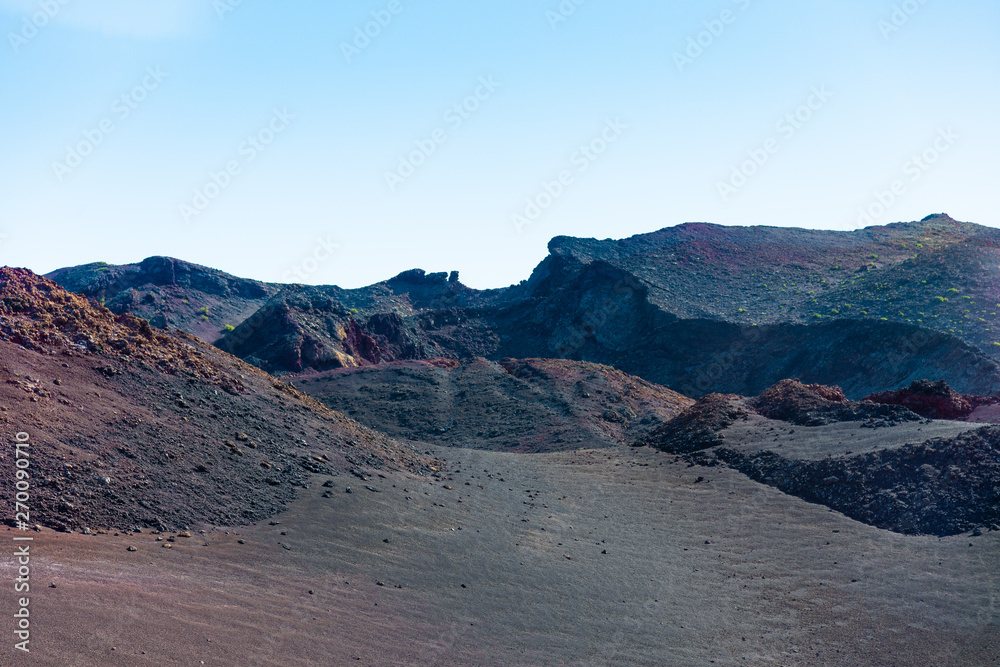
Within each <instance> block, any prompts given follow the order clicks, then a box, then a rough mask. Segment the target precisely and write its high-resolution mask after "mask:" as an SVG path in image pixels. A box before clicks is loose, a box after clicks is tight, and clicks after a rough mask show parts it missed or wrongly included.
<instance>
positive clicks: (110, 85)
mask: <svg viewBox="0 0 1000 667" xmlns="http://www.w3.org/2000/svg"><path fill="white" fill-rule="evenodd" d="M576 1H577V2H580V0H576ZM213 2H214V4H213ZM894 4H895V6H896V7H898V8H899V11H898V12H897V13H896V14H895V15H894ZM562 7H563V10H564V13H565V14H567V15H566V16H564V15H563V14H560V13H558V12H559V10H560V1H559V0H505V1H504V2H468V1H467V0H466V1H462V2H459V1H457V0H438V1H436V2H435V1H432V0H419V1H417V0H395V1H394V2H390V1H389V0H374V1H373V0H363V1H355V2H350V3H340V2H338V3H331V2H319V1H313V0H300V1H299V2H295V3H276V2H264V1H263V0H244V1H243V2H242V3H240V2H237V0H172V2H169V3H168V2H156V1H154V0H104V1H98V0H0V28H2V34H3V43H2V44H0V91H2V95H3V104H2V105H0V125H2V127H3V128H4V132H3V136H2V138H0V207H2V208H0V234H2V235H3V237H2V238H0V263H3V264H10V265H16V266H27V267H29V268H31V269H33V270H35V271H37V272H47V271H50V270H52V269H55V268H58V267H61V266H66V265H72V264H81V263H85V262H90V261H99V260H100V261H107V262H112V263H126V262H134V261H138V260H140V259H142V258H144V257H147V256H149V255H154V254H155V255H171V256H175V257H180V258H183V259H186V260H189V261H193V262H197V263H201V264H207V265H210V266H214V267H218V268H221V269H223V270H226V271H229V272H232V273H235V274H237V275H242V276H248V277H254V278H259V279H263V280H282V279H285V280H296V281H303V282H310V283H334V284H339V285H342V286H347V287H353V286H360V285H364V284H369V283H372V282H375V281H378V280H380V279H384V278H386V277H389V276H391V275H394V274H395V273H398V272H399V271H402V270H405V269H409V268H413V267H421V268H424V269H427V270H428V271H448V270H459V271H461V275H462V280H463V282H465V283H466V284H469V285H471V286H474V287H498V286H503V285H507V284H510V283H514V282H517V281H519V280H521V279H523V278H525V277H527V276H528V274H529V272H530V270H531V269H532V268H533V267H534V266H535V264H537V262H538V261H540V260H541V259H542V258H543V257H544V256H545V253H546V250H545V247H546V243H547V241H548V239H550V238H551V237H553V236H556V235H573V236H585V237H590V236H593V237H598V238H607V237H615V238H617V237H623V236H629V235H632V234H637V233H642V232H647V231H652V230H655V229H659V228H661V227H665V226H671V225H675V224H679V223H681V222H686V221H708V222H717V223H722V224H732V225H751V224H770V225H781V226H803V227H815V228H827V229H853V228H856V227H858V226H859V224H862V225H863V224H867V223H866V222H865V221H864V219H861V220H859V209H867V210H868V211H869V212H870V213H874V214H875V215H872V217H871V220H872V222H875V223H878V224H883V223H888V222H893V221H898V220H913V219H919V218H922V217H923V216H925V215H927V214H929V213H936V212H947V213H950V214H951V215H952V216H953V217H955V218H957V219H960V220H968V221H972V222H979V223H982V224H987V225H992V226H1000V215H998V208H997V206H996V203H995V192H996V191H997V183H996V181H997V176H998V174H1000V169H998V167H997V159H998V157H997V156H1000V124H998V123H997V113H998V109H1000V40H998V39H997V34H998V33H1000V5H998V3H997V2H996V1H995V0H967V1H963V2H950V3H947V2H943V0H925V1H924V2H922V3H921V2H920V1H919V0H907V2H898V0H897V2H896V3H893V2H882V1H873V0H837V1H836V2H834V1H832V0H827V1H824V0H819V1H813V2H792V1H790V0H783V1H778V0H772V1H770V2H763V1H761V0H738V1H733V0H713V1H707V2H685V3H680V2H651V1H645V0H634V1H627V0H623V1H620V2H610V1H608V0H583V1H582V2H580V4H579V5H577V4H575V2H574V1H573V0H566V1H565V2H563V3H562ZM570 8H572V9H573V11H572V12H570V11H569V9H570ZM230 10H231V11H230ZM904 10H907V11H908V12H909V13H907V11H904ZM373 12H374V14H373ZM394 12H395V13H394ZM49 15H51V17H50V16H49ZM376 19H381V21H382V23H384V24H385V25H384V26H382V25H379V24H378V23H371V22H372V21H376ZM563 19H565V20H563ZM366 28H367V30H368V32H369V33H371V34H373V35H374V37H368V38H358V37H357V35H358V34H359V32H360V33H362V34H363V32H364V31H365V30H366ZM365 39H367V40H368V41H367V42H366V41H365ZM699 41H700V42H701V45H700V46H698V45H697V44H698V42H699ZM345 44H346V45H348V47H349V48H345V46H344V45H345ZM692 45H695V46H692ZM150 72H152V73H153V74H150ZM154 74H155V76H154ZM483 81H485V82H486V83H485V84H484V83H482V82H483ZM814 91H818V94H817V92H814ZM477 93H478V98H477V97H476V95H477ZM123 96H124V97H123ZM810 104H811V105H812V108H809V105H810ZM455 105H459V110H457V111H456V110H455ZM803 105H805V106H803ZM276 111H277V115H276ZM788 114H791V119H788ZM796 114H798V118H797V119H796V118H795V115H796ZM289 115H291V116H294V117H293V118H290V117H289ZM102 127H103V128H104V129H111V130H112V131H111V132H110V133H107V132H105V131H103V130H102ZM249 137H253V141H248V138H249ZM98 139H99V141H98ZM255 143H256V144H257V146H254V144H255ZM68 147H69V148H70V149H72V150H71V151H68ZM581 147H585V148H587V150H586V151H581V150H580V149H581ZM432 148H433V151H432V150H431V149H432ZM414 151H419V152H417V153H414ZM81 153H86V155H80V154H81ZM74 154H75V155H76V156H77V157H74ZM921 155H924V157H921ZM754 156H756V158H757V161H758V162H762V163H763V164H761V165H760V166H758V165H757V164H754V163H752V162H750V163H746V164H744V162H745V161H746V160H752V159H753V157H754ZM914 156H917V158H918V159H919V160H920V162H919V164H918V163H917V162H914V161H912V158H913V157H914ZM764 157H766V161H765V160H764ZM401 159H402V160H404V162H405V163H404V164H402V165H401V164H400V161H401ZM925 160H927V161H925ZM227 166H228V167H232V168H233V171H234V173H233V174H227V173H225V172H226V169H227ZM741 166H742V169H743V172H744V173H743V174H740V173H739V172H737V173H736V174H735V175H734V173H733V170H734V168H737V169H738V168H741ZM387 172H389V173H392V174H394V175H391V176H387ZM411 172H412V173H411ZM747 173H749V174H750V175H749V176H746V174H747ZM212 174H215V180H216V181H218V183H221V184H223V185H225V187H220V186H219V185H217V184H216V183H214V182H213V180H212V176H211V175H212ZM560 177H561V178H562V180H563V182H562V183H560V182H559V181H560ZM894 182H896V188H897V193H896V194H891V199H892V201H891V203H888V202H889V199H890V194H882V195H881V197H882V199H883V201H884V202H886V203H888V206H886V207H885V208H884V210H880V209H881V208H882V204H879V202H878V197H877V196H876V192H880V193H891V189H892V187H893V184H894ZM543 184H547V186H546V185H543ZM720 184H723V185H724V186H725V187H722V186H721V185H720ZM196 190H197V191H199V192H200V193H201V196H203V197H205V199H200V198H199V197H198V196H196V195H195V192H196ZM207 195H211V198H209V197H208V196H207ZM528 200H531V201H532V202H533V203H534V205H535V206H537V209H535V208H533V207H532V206H529V204H528ZM184 207H189V208H184ZM199 207H200V208H201V209H203V210H199ZM515 216H520V217H515ZM318 239H320V240H321V241H322V242H320V241H318ZM331 244H336V246H337V247H336V248H335V249H333V250H329V249H328V248H329V246H330V245H331ZM316 257H319V259H320V261H317V260H316V259H315V258H316ZM292 270H298V271H300V275H301V278H289V275H290V272H291V271H292ZM302 278H304V280H302Z"/></svg>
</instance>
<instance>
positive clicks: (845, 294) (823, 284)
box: [549, 214, 1000, 355]
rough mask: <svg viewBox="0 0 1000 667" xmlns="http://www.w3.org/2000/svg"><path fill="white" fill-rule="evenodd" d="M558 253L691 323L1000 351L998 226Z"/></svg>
mask: <svg viewBox="0 0 1000 667" xmlns="http://www.w3.org/2000/svg"><path fill="white" fill-rule="evenodd" d="M549 251H550V253H551V254H550V259H551V258H561V259H562V260H563V261H571V262H579V263H582V264H591V263H595V262H603V263H607V264H610V265H612V266H615V267H617V268H619V269H621V270H623V271H626V272H628V273H630V274H632V275H634V276H635V277H636V278H637V279H638V280H640V281H641V282H642V283H643V284H644V285H646V286H647V287H648V289H649V295H650V300H651V301H652V302H653V303H656V304H657V305H658V306H660V307H662V308H663V309H664V310H665V311H667V312H670V313H673V314H675V315H677V316H679V317H682V318H712V319H720V320H725V321H729V322H734V323H740V324H766V323H775V322H793V323H794V322H799V323H806V322H820V321H825V320H830V319H834V320H835V319H850V318H854V319H876V320H878V319H882V318H884V319H886V320H888V321H893V322H901V323H910V324H919V325H920V326H924V327H928V328H931V329H934V330H937V331H942V332H947V333H954V334H955V335H957V336H959V337H961V338H963V340H966V341H967V342H969V343H971V344H973V345H976V346H977V347H979V348H980V349H982V350H984V351H985V352H986V353H987V354H991V355H996V354H998V351H1000V332H997V331H996V329H997V328H998V327H1000V319H998V318H1000V315H997V313H998V312H1000V311H998V309H1000V306H998V304H1000V230H996V229H993V228H991V227H984V226H981V225H976V224H972V223H967V222H959V221H956V220H953V219H952V218H951V217H949V216H948V215H946V214H940V215H932V216H928V217H926V218H924V219H923V220H920V221H918V222H905V223H893V224H890V225H885V226H875V227H867V228H864V229H859V230H856V231H850V232H838V231H823V230H813V229H798V228H784V227H766V226H755V227H735V226H733V227H730V226H722V225H714V224H708V223H686V224H682V225H678V226H676V227H669V228H666V229H661V230H659V231H657V232H653V233H650V234H641V235H638V236H633V237H630V238H626V239H620V240H611V239H607V240H597V239H578V238H571V237H564V236H562V237H556V238H554V239H553V240H552V241H551V242H550V244H549ZM994 343H997V344H996V345H995V344H994Z"/></svg>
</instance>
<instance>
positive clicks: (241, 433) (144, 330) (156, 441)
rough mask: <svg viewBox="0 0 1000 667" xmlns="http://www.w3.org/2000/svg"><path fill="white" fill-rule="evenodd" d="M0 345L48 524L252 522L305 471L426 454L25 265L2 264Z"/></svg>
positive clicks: (5, 491) (9, 407)
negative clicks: (70, 290)
mask: <svg viewBox="0 0 1000 667" xmlns="http://www.w3.org/2000/svg"><path fill="white" fill-rule="evenodd" d="M0 359H2V365H0V376H2V378H3V382H2V383H0V423H2V424H3V425H4V428H6V429H7V430H12V431H23V432H26V433H28V434H29V436H30V442H31V447H32V449H31V455H32V473H31V474H32V476H33V477H32V478H33V480H34V482H33V485H32V488H33V496H32V501H33V503H32V511H33V517H34V519H33V521H34V522H37V523H40V524H42V525H46V526H50V527H53V528H57V529H62V530H71V529H81V528H84V527H89V528H92V529H97V528H109V529H110V528H115V529H122V530H129V529H135V528H158V529H161V530H164V529H167V528H175V529H178V528H185V527H189V526H193V525H202V524H213V525H235V524H241V523H248V522H253V521H257V520H260V519H262V518H266V517H268V516H272V515H273V514H276V513H278V512H280V511H282V509H284V508H285V507H286V506H287V504H288V503H289V502H291V500H293V499H294V498H295V497H296V496H297V494H298V491H297V489H298V488H300V487H301V486H302V485H303V484H305V483H306V481H307V476H308V475H309V474H310V473H325V474H327V475H339V474H343V473H345V472H348V471H355V473H356V474H358V475H362V476H364V475H366V474H371V473H366V472H365V471H366V470H368V469H371V468H374V469H379V468H392V469H401V470H409V471H413V472H416V473H422V472H426V471H427V469H428V468H427V464H428V463H429V461H427V460H425V459H424V458H423V457H421V456H419V455H417V454H416V453H415V452H414V451H412V450H411V449H410V448H408V447H405V446H403V445H401V444H399V443H397V442H395V441H393V440H391V439H390V438H388V437H386V436H385V435H383V434H381V433H377V432H374V431H371V430H370V429H368V428H365V427H363V426H361V425H360V424H358V423H357V422H354V421H353V420H350V419H348V418H346V417H344V416H343V415H341V414H339V413H336V412H334V411H332V410H330V409H329V408H327V407H326V406H324V405H322V404H320V403H318V402H316V401H315V400H313V399H311V398H309V397H307V396H305V395H303V394H301V393H300V392H298V391H297V390H295V389H294V388H293V387H289V386H288V385H286V384H284V383H281V382H279V381H277V380H276V379H274V378H273V377H271V376H269V375H267V374H266V373H264V372H262V371H261V370H259V369H257V368H254V367H253V366H250V365H248V364H246V363H245V362H243V361H242V360H240V359H237V358H235V357H232V356H230V355H228V354H226V353H224V352H221V351H220V350H218V349H216V348H214V347H212V346H210V345H207V344H206V343H204V342H202V341H200V340H199V339H197V338H194V337H193V336H190V335H188V334H183V333H179V332H164V331H159V330H156V329H155V328H152V327H150V326H149V324H148V323H147V322H145V321H144V320H140V319H137V318H135V317H132V316H131V315H115V314H114V313H112V312H110V311H109V310H107V309H106V308H102V307H100V306H97V305H95V304H94V303H93V302H91V301H89V300H87V299H85V298H83V297H81V296H78V295H74V294H70V293H68V292H66V291H65V290H63V289H62V288H60V287H59V286H58V285H56V284H55V283H53V282H51V281H49V280H47V279H45V278H41V277H39V276H36V275H34V274H32V273H31V272H30V271H27V270H25V269H11V268H6V267H5V268H0ZM13 481H14V480H13V478H8V479H3V480H0V493H2V496H3V498H4V500H3V501H0V505H3V506H4V507H6V504H7V503H8V502H9V499H11V498H13V491H14V490H13ZM206 499H211V502H205V500H206ZM6 509H7V510H10V509H11V508H10V507H6ZM8 516H13V514H12V513H11V512H8Z"/></svg>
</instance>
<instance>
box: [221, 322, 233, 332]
mask: <svg viewBox="0 0 1000 667" xmlns="http://www.w3.org/2000/svg"><path fill="white" fill-rule="evenodd" d="M235 328H236V327H234V326H233V325H232V324H227V325H226V326H224V327H222V330H223V331H225V332H226V333H229V332H230V331H232V330H233V329H235Z"/></svg>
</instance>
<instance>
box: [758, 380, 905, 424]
mask: <svg viewBox="0 0 1000 667" xmlns="http://www.w3.org/2000/svg"><path fill="white" fill-rule="evenodd" d="M753 407H754V409H755V410H756V411H757V412H758V413H759V414H760V415H762V416H764V417H767V418H768V419H778V420H781V421H786V422H791V423H792V424H799V425H801V426H820V425H822V424H833V423H836V422H845V421H862V420H878V421H880V422H901V421H917V420H918V419H919V416H918V415H916V414H914V413H912V412H910V411H909V410H907V409H906V408H904V407H902V406H899V405H880V404H875V403H869V402H867V401H860V402H854V401H848V400H847V399H846V398H845V397H844V393H843V392H842V391H841V390H840V388H839V387H826V386H823V385H817V384H811V385H804V384H802V383H801V382H798V381H797V380H782V381H781V382H779V383H778V384H776V385H774V386H773V387H770V388H769V389H767V390H765V391H764V393H762V394H761V395H760V397H759V398H757V400H755V401H754V402H753Z"/></svg>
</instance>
